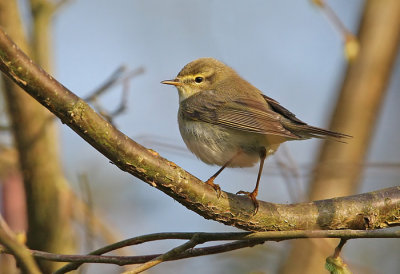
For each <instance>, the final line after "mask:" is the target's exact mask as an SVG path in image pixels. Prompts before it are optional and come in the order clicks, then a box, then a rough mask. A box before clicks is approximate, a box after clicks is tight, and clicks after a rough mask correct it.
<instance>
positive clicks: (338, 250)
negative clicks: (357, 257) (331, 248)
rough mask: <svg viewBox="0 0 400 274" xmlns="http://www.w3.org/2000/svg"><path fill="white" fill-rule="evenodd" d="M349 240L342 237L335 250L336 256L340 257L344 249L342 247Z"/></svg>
mask: <svg viewBox="0 0 400 274" xmlns="http://www.w3.org/2000/svg"><path fill="white" fill-rule="evenodd" d="M347 241H348V239H346V238H342V239H340V242H339V244H338V246H337V247H336V248H335V252H334V253H333V257H334V258H337V257H339V255H340V252H341V251H342V248H343V246H344V245H345V244H346V242H347Z"/></svg>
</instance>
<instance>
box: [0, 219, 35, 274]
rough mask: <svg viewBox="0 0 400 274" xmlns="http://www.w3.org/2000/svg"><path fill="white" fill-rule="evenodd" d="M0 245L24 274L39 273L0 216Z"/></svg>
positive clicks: (31, 258) (33, 262) (26, 250)
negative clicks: (15, 261) (12, 257)
mask: <svg viewBox="0 0 400 274" xmlns="http://www.w3.org/2000/svg"><path fill="white" fill-rule="evenodd" d="M0 244H2V245H3V246H4V247H5V248H6V249H7V251H8V252H9V253H11V254H13V255H14V256H15V259H16V260H17V262H18V264H19V266H20V267H21V268H22V270H23V271H24V273H32V274H36V273H37V274H40V273H41V272H40V271H39V268H38V266H37V265H36V262H35V260H34V259H33V257H32V256H31V254H30V253H29V250H28V249H27V248H26V247H25V246H24V245H23V244H21V243H20V242H19V241H18V240H17V238H16V236H15V235H14V233H13V232H12V231H11V229H10V228H9V227H8V225H7V224H6V222H5V221H4V219H3V217H2V216H0Z"/></svg>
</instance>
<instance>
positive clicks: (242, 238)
mask: <svg viewBox="0 0 400 274" xmlns="http://www.w3.org/2000/svg"><path fill="white" fill-rule="evenodd" d="M194 235H198V237H200V238H201V239H202V241H204V242H211V241H229V240H231V241H232V240H235V241H237V242H233V243H229V244H224V245H217V246H212V247H204V248H199V249H193V250H192V251H190V252H186V253H184V254H182V256H178V257H176V258H175V259H183V258H189V257H195V256H202V255H210V254H216V253H221V252H227V251H230V250H235V249H239V248H244V247H249V246H254V245H256V244H260V243H263V242H265V241H282V240H289V239H300V238H342V239H356V238H400V230H397V231H392V230H387V229H386V230H385V229H383V230H314V231H268V232H254V233H251V232H229V233H205V232H169V233H154V234H148V235H143V236H138V237H134V238H130V239H126V240H123V241H120V242H117V243H114V244H111V245H108V246H105V247H102V248H100V249H97V250H95V251H93V252H91V253H89V254H88V255H66V256H64V255H55V254H48V253H46V254H45V253H43V252H40V253H38V252H36V251H32V252H33V255H34V256H35V257H37V258H41V259H47V260H54V261H63V262H72V263H70V264H67V265H65V266H64V267H62V268H60V269H59V270H57V272H56V274H61V273H66V272H69V271H72V270H75V269H77V268H78V267H79V266H80V265H81V264H83V263H85V262H90V263H113V264H118V265H125V264H137V263H143V262H146V261H148V260H152V259H154V258H156V257H158V256H160V254H153V255H146V256H130V257H126V256H93V255H101V254H104V253H107V252H110V251H113V250H116V249H120V248H123V247H126V246H132V245H137V244H142V243H145V242H150V241H157V240H167V239H171V240H172V239H173V240H177V239H179V240H190V239H192V238H193V236H194ZM55 256H56V257H55Z"/></svg>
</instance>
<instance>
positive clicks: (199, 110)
mask: <svg viewBox="0 0 400 274" xmlns="http://www.w3.org/2000/svg"><path fill="white" fill-rule="evenodd" d="M162 83H164V84H170V85H174V86H176V87H177V89H178V92H179V112H178V122H179V129H180V132H181V135H182V138H183V140H184V142H185V143H186V145H187V147H188V148H189V149H190V150H191V151H192V152H193V153H194V154H195V155H196V156H197V157H199V158H200V159H201V160H202V161H203V162H205V163H207V164H215V165H219V166H222V168H221V169H220V170H219V171H218V172H217V173H216V174H214V176H212V177H211V178H210V179H209V180H208V181H207V183H208V184H210V185H212V186H213V187H214V188H215V189H216V190H218V191H219V187H218V185H215V184H214V183H213V180H214V179H215V177H216V176H217V175H218V174H219V173H220V172H221V171H222V170H223V169H224V168H225V167H226V166H230V167H246V166H253V165H254V164H255V163H256V162H258V161H259V160H260V159H261V164H260V170H259V176H258V179H257V184H256V188H255V189H254V191H253V192H251V193H248V192H241V193H245V194H247V195H249V196H250V198H251V199H252V200H253V202H254V204H255V206H256V210H257V208H258V203H257V201H256V198H255V197H256V196H257V189H258V183H259V179H260V176H261V171H262V165H263V162H264V159H265V157H266V156H267V155H269V154H272V153H274V152H275V151H276V149H278V147H279V145H280V144H281V143H282V142H285V141H289V140H303V139H309V138H312V137H316V138H328V139H334V140H339V141H340V140H341V139H343V138H347V137H350V136H348V135H346V134H342V133H338V132H333V131H329V130H325V129H321V128H317V127H313V126H309V125H307V124H306V123H304V122H303V121H301V120H299V119H298V118H296V116H295V115H294V114H293V113H291V112H290V111H289V110H287V109H286V108H284V107H282V106H281V105H280V104H279V103H278V102H277V101H275V100H273V99H272V98H270V97H267V96H265V95H263V94H262V92H261V91H260V90H258V89H257V88H256V87H254V86H253V85H251V84H250V83H249V82H247V81H246V80H244V79H243V78H241V77H240V76H239V75H238V74H237V73H236V72H235V71H234V70H233V69H232V68H230V67H228V66H227V65H225V64H223V63H222V62H220V61H218V60H215V59H213V58H200V59H197V60H195V61H193V62H191V63H189V64H187V65H186V66H185V67H184V68H183V69H182V70H181V71H180V72H179V74H178V76H177V77H176V78H175V79H174V80H166V81H163V82H162Z"/></svg>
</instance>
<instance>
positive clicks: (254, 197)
mask: <svg viewBox="0 0 400 274" xmlns="http://www.w3.org/2000/svg"><path fill="white" fill-rule="evenodd" d="M239 194H243V195H246V196H248V197H249V198H250V199H251V201H252V202H253V205H254V215H256V214H257V212H258V208H259V207H260V205H259V203H258V201H257V199H256V197H257V193H255V192H248V191H243V190H240V191H238V192H236V195H239Z"/></svg>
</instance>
